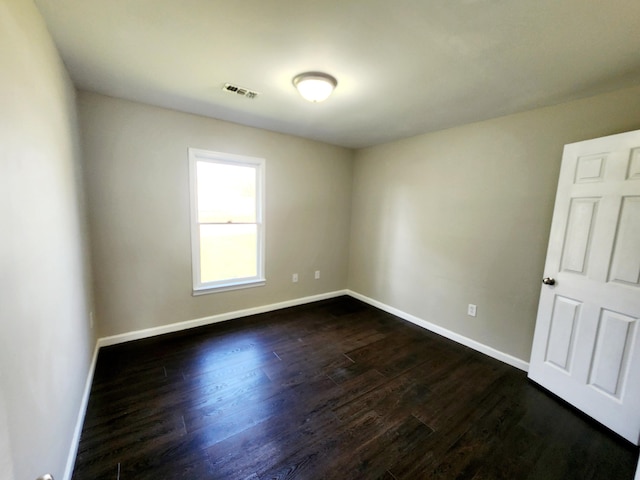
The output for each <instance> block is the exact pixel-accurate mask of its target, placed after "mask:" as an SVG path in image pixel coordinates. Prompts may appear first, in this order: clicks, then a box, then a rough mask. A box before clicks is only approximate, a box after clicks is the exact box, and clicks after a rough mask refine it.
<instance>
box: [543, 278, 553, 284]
mask: <svg viewBox="0 0 640 480" xmlns="http://www.w3.org/2000/svg"><path fill="white" fill-rule="evenodd" d="M542 283H544V284H545V285H555V284H556V280H555V278H551V277H545V278H543V279H542Z"/></svg>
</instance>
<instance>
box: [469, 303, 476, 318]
mask: <svg viewBox="0 0 640 480" xmlns="http://www.w3.org/2000/svg"><path fill="white" fill-rule="evenodd" d="M476 308H477V307H476V306H475V305H474V304H473V303H470V304H469V306H468V307H467V315H469V316H470V317H475V316H476Z"/></svg>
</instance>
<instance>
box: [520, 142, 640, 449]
mask: <svg viewBox="0 0 640 480" xmlns="http://www.w3.org/2000/svg"><path fill="white" fill-rule="evenodd" d="M544 273H545V276H547V277H554V278H555V280H556V282H555V284H554V285H543V286H542V290H541V294H540V305H539V308H538V318H537V322H536V330H535V335H534V342H533V348H532V354H531V362H530V367H529V377H530V378H531V379H532V380H534V381H536V382H538V383H540V384H541V385H542V386H544V387H545V388H547V389H549V390H551V391H552V392H554V393H556V394H557V395H559V396H560V397H562V398H564V399H565V400H567V401H568V402H570V403H572V404H573V405H575V406H576V407H577V408H579V409H581V410H583V411H584V412H585V413H587V414H588V415H590V416H592V417H593V418H595V419H596V420H598V421H600V422H601V423H603V424H604V425H607V426H608V427H609V428H611V429H612V430H614V431H616V432H617V433H619V434H620V435H622V436H623V437H625V438H627V439H628V440H629V441H631V442H633V443H634V444H636V445H638V444H639V443H640V327H638V323H640V322H639V319H640V131H636V132H629V133H626V134H620V135H613V136H610V137H604V138H600V139H595V140H589V141H586V142H580V143H574V144H570V145H566V146H565V149H564V154H563V160H562V167H561V171H560V178H559V182H558V192H557V195H556V205H555V209H554V214H553V221H552V225H551V235H550V239H549V248H548V251H547V260H546V263H545V272H544Z"/></svg>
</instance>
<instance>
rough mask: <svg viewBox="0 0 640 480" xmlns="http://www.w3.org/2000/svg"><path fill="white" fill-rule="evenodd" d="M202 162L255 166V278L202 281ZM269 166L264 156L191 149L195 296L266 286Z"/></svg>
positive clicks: (193, 284)
mask: <svg viewBox="0 0 640 480" xmlns="http://www.w3.org/2000/svg"><path fill="white" fill-rule="evenodd" d="M200 161H205V162H211V163H219V164H225V165H237V166H243V167H252V168H254V169H255V171H256V223H255V225H256V233H257V239H256V250H257V251H256V275H255V276H252V277H242V278H227V279H223V280H216V281H213V282H204V283H203V282H201V271H200V270H201V269H200V265H201V261H200V225H203V224H204V225H206V224H207V223H200V222H199V219H198V181H197V180H198V178H197V175H198V173H197V163H198V162H200ZM265 169H266V160H265V159H264V158H258V157H250V156H246V155H236V154H232V153H223V152H214V151H210V150H203V149H199V148H189V196H190V208H191V271H192V288H193V292H192V293H193V295H205V294H208V293H215V292H223V291H229V290H236V289H242V288H252V287H259V286H263V285H265V283H266V278H265V254H264V253H265V245H264V244H265V221H264V203H265Z"/></svg>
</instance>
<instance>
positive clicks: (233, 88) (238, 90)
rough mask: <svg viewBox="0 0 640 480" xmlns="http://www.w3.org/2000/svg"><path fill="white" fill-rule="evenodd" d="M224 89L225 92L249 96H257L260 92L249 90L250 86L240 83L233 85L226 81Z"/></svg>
mask: <svg viewBox="0 0 640 480" xmlns="http://www.w3.org/2000/svg"><path fill="white" fill-rule="evenodd" d="M222 89H223V90H224V91H225V92H229V93H235V94H236V95H242V96H243V97H247V98H256V97H257V96H258V92H256V91H254V90H249V89H248V88H244V87H239V86H238V85H233V84H231V83H225V84H224V87H222Z"/></svg>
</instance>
